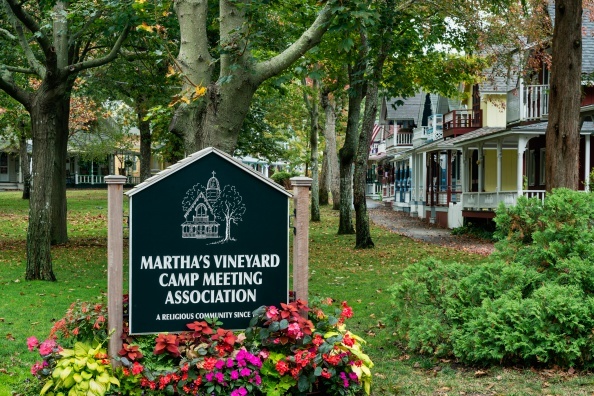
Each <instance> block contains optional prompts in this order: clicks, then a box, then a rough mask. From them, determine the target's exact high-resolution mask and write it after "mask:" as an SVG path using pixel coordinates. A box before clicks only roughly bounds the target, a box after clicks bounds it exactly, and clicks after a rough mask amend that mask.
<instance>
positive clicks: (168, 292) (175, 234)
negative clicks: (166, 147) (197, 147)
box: [126, 148, 291, 334]
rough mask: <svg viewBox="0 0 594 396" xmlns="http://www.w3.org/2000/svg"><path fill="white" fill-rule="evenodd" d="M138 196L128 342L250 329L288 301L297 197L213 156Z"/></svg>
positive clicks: (168, 174) (133, 211)
mask: <svg viewBox="0 0 594 396" xmlns="http://www.w3.org/2000/svg"><path fill="white" fill-rule="evenodd" d="M126 194H127V195H128V196H129V197H130V260H129V262H130V286H129V291H130V305H129V309H130V333H132V334H146V333H160V332H179V331H183V330H187V327H186V324H188V323H191V322H193V321H202V320H205V319H208V318H215V317H216V318H218V319H219V320H220V321H221V322H222V323H223V326H224V327H225V328H229V329H244V328H246V327H247V326H248V324H249V322H250V319H251V313H252V312H253V311H254V310H255V309H256V308H258V307H260V306H262V305H278V304H279V303H280V302H287V301H288V294H289V273H288V271H289V263H288V261H289V257H288V256H289V198H290V197H291V194H289V193H288V192H287V191H286V190H285V189H283V188H282V187H281V186H279V185H278V184H276V183H274V182H273V181H272V180H270V179H268V178H265V177H263V176H262V175H261V174H260V173H258V172H256V171H254V170H253V169H251V168H248V167H246V166H244V165H243V164H241V163H239V162H238V161H237V160H235V159H234V158H233V157H231V156H229V155H228V154H226V153H223V152H222V151H219V150H217V149H214V148H207V149H204V150H201V151H199V152H197V153H194V154H192V155H191V156H189V157H187V158H185V159H183V160H182V161H180V162H178V163H177V164H175V165H173V166H171V167H170V168H168V169H167V170H165V171H162V172H160V173H159V174H157V175H155V176H153V177H151V178H150V179H148V180H147V181H146V182H144V183H141V184H139V185H138V186H136V187H135V188H134V189H132V190H130V191H129V192H127V193H126Z"/></svg>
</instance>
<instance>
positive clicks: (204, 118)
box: [171, 0, 340, 153]
mask: <svg viewBox="0 0 594 396" xmlns="http://www.w3.org/2000/svg"><path fill="white" fill-rule="evenodd" d="M211 4H212V2H208V1H204V0H177V1H175V11H176V13H177V18H178V20H179V27H180V32H181V40H180V49H179V54H178V57H177V64H178V67H179V68H180V70H181V72H182V74H183V81H184V86H183V88H182V95H183V96H185V97H191V98H192V100H191V101H189V103H182V104H181V105H180V107H179V108H178V109H177V111H176V115H175V117H174V119H173V121H172V126H171V127H172V130H173V131H175V132H177V133H179V134H180V135H183V136H184V141H185V146H186V151H187V152H188V153H190V152H194V151H196V150H199V149H201V148H203V147H207V146H214V147H218V148H220V149H222V150H224V151H226V152H229V153H232V152H233V150H234V149H235V146H236V144H237V138H238V135H239V131H240V130H241V126H242V123H243V121H244V118H245V116H246V114H247V113H248V110H249V107H250V103H251V100H252V97H253V95H254V93H255V92H256V90H257V89H258V87H260V86H261V85H262V83H263V82H264V81H266V80H268V79H270V78H271V77H273V76H276V75H278V74H280V73H282V72H283V71H284V70H285V69H287V68H288V67H289V66H291V65H292V64H293V63H294V62H295V61H296V60H297V59H299V57H301V56H302V55H303V54H304V53H305V52H307V51H308V50H309V49H311V48H312V47H314V46H315V45H316V44H318V43H319V42H320V40H321V38H322V35H323V34H324V32H326V30H327V29H328V27H329V23H330V21H331V20H332V18H333V15H334V12H336V10H337V7H340V4H335V3H334V1H330V2H328V3H326V5H325V6H324V7H323V8H321V9H319V13H318V14H317V17H315V19H314V20H313V22H310V25H309V27H307V28H305V29H303V30H302V31H301V32H300V34H297V27H298V26H297V25H298V24H299V23H302V22H304V21H305V20H307V19H308V18H309V17H310V16H312V10H315V9H316V6H315V3H314V2H309V1H290V2H287V3H286V4H281V3H275V5H274V7H271V6H269V5H268V4H267V2H264V1H248V0H239V1H230V0H220V1H218V9H214V8H210V5H211ZM295 10H297V12H295ZM312 19H313V18H312ZM271 21H274V23H271ZM196 93H197V94H196Z"/></svg>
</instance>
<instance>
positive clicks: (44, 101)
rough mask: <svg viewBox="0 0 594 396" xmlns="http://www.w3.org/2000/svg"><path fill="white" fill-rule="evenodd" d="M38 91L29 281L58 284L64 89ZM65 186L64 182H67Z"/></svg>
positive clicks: (34, 109)
mask: <svg viewBox="0 0 594 396" xmlns="http://www.w3.org/2000/svg"><path fill="white" fill-rule="evenodd" d="M48 85H49V84H48V83H46V82H43V83H42V85H41V87H40V88H39V89H38V91H37V93H36V96H35V99H34V104H33V106H32V111H31V128H32V135H33V186H32V189H31V199H30V200H29V228H28V230H27V269H26V279H27V280H34V279H40V280H49V281H55V280H56V277H55V275H54V272H53V268H52V259H51V249H50V245H51V243H50V242H51V236H52V235H51V231H52V223H51V222H52V216H53V213H52V212H53V210H52V205H53V204H54V202H55V198H54V194H60V191H55V187H56V184H57V183H55V179H56V176H55V175H56V173H58V172H56V152H55V151H56V148H57V147H58V144H57V141H58V140H60V139H58V136H57V135H58V134H59V133H60V131H61V125H62V124H63V123H64V120H62V119H61V118H62V117H63V114H62V110H63V106H62V103H61V102H62V100H63V97H64V92H63V89H61V88H63V87H60V86H48ZM62 167H64V166H62ZM64 185H65V183H64Z"/></svg>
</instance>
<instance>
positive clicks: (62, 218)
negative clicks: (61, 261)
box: [33, 89, 70, 245]
mask: <svg viewBox="0 0 594 396" xmlns="http://www.w3.org/2000/svg"><path fill="white" fill-rule="evenodd" d="M66 91H67V92H70V90H69V89H67V90H66ZM53 105H54V106H55V111H56V118H55V128H56V132H55V154H54V172H53V175H52V188H53V192H52V206H51V212H52V217H51V244H52V245H60V244H64V243H66V242H68V218H67V201H66V158H67V157H68V121H69V116H70V95H69V94H66V95H63V96H60V98H59V99H56V100H55V102H54V103H53ZM33 162H35V160H33Z"/></svg>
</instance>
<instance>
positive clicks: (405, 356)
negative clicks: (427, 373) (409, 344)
mask: <svg viewBox="0 0 594 396" xmlns="http://www.w3.org/2000/svg"><path fill="white" fill-rule="evenodd" d="M408 359H410V355H402V356H400V357H399V358H398V360H400V361H401V362H402V361H404V360H408ZM417 364H418V363H417Z"/></svg>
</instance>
